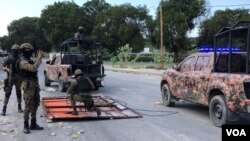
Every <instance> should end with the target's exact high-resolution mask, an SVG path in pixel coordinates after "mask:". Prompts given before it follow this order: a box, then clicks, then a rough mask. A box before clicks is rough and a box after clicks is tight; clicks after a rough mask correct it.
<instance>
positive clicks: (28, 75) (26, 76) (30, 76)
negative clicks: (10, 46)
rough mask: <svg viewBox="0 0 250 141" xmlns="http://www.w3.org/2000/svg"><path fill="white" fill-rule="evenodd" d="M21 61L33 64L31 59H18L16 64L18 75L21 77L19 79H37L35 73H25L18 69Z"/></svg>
mask: <svg viewBox="0 0 250 141" xmlns="http://www.w3.org/2000/svg"><path fill="white" fill-rule="evenodd" d="M21 61H27V62H28V63H29V64H32V65H33V64H34V61H32V60H31V59H25V58H21V59H19V61H18V62H17V65H16V66H17V67H16V68H17V71H18V74H19V75H20V76H21V78H22V79H23V80H33V79H37V71H36V72H31V71H27V70H24V69H20V67H19V65H20V62H21Z"/></svg>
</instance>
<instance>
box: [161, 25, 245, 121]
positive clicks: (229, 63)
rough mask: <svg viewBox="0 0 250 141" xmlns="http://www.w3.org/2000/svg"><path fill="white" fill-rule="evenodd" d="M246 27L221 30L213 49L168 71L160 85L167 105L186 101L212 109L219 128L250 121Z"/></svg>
mask: <svg viewBox="0 0 250 141" xmlns="http://www.w3.org/2000/svg"><path fill="white" fill-rule="evenodd" d="M245 25H246V24H244V26H243V25H240V26H239V25H237V24H236V25H235V26H233V27H231V28H227V29H223V30H220V31H219V32H218V33H217V34H216V36H215V40H216V41H215V45H214V47H213V48H200V51H201V52H199V53H195V54H192V55H190V56H188V57H187V58H185V59H184V60H183V61H182V62H180V63H179V64H177V65H173V66H172V68H171V69H167V70H166V71H165V72H164V73H163V76H162V80H161V85H160V86H161V91H162V100H163V103H164V105H166V106H169V107H171V106H174V105H175V102H176V101H177V100H179V99H183V100H186V101H190V102H194V103H199V104H202V105H205V106H209V115H210V118H211V120H212V122H213V124H214V125H215V126H221V125H223V124H227V123H229V122H231V121H239V120H240V119H242V118H240V117H244V118H245V119H250V60H249V58H250V57H249V55H250V54H249V48H250V42H249V36H250V35H249V33H250V30H249V29H250V28H249V27H250V22H249V23H248V24H247V27H245ZM242 35H243V37H244V38H242ZM227 37H228V38H229V39H228V40H225V38H227ZM222 38H223V39H222ZM239 38H240V39H241V40H238V39H239ZM236 39H237V40H236ZM228 42H229V43H228ZM239 42H241V43H242V42H243V43H244V44H239ZM228 44H229V45H230V46H226V45H228ZM222 46H224V47H223V48H222Z"/></svg>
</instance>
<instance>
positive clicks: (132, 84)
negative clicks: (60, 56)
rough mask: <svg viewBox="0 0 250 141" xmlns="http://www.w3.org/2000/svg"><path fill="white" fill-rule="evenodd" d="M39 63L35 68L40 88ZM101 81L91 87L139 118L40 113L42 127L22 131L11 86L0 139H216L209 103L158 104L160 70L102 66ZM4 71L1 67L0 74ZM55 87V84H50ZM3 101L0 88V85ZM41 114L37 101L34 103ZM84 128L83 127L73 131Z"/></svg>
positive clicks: (218, 131) (44, 93)
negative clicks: (52, 117)
mask: <svg viewBox="0 0 250 141" xmlns="http://www.w3.org/2000/svg"><path fill="white" fill-rule="evenodd" d="M42 71H43V66H41V67H40V70H39V79H40V85H41V88H42V89H47V88H45V87H44V84H43V79H44V78H43V74H42ZM106 74H107V77H106V81H105V85H106V86H105V87H104V88H100V90H99V91H98V92H96V93H100V94H103V95H108V96H111V97H112V98H116V99H118V100H121V101H123V102H126V103H127V104H128V106H129V107H131V108H134V109H137V111H138V112H140V113H141V114H143V118H138V119H121V120H89V121H86V120H85V121H58V122H53V123H47V121H46V118H45V117H39V118H38V120H39V121H38V122H39V123H40V124H41V125H42V126H44V127H45V130H43V131H32V133H31V134H29V135H24V134H23V133H22V129H23V117H22V116H23V115H22V114H19V113H18V112H17V104H16V96H15V92H14V91H13V94H12V96H11V102H10V104H9V107H8V109H7V116H5V117H2V116H0V141H9V140H13V141H31V140H36V141H44V140H47V141H71V140H74V141H75V140H76V141H85V140H86V141H97V140H100V141H152V140H154V141H163V140H165V141H200V140H203V141H211V140H212V141H219V140H221V129H220V128H218V127H215V126H213V125H212V123H211V122H210V119H209V114H208V108H206V107H201V106H199V105H196V104H190V103H187V102H179V103H178V104H176V106H175V107H173V108H168V107H165V106H163V105H161V103H160V102H161V96H160V89H159V82H160V77H159V76H149V75H138V74H129V73H120V72H111V71H108V72H106ZM1 76H4V75H3V72H2V71H0V77H1ZM51 88H55V89H57V84H56V83H53V87H51ZM0 93H1V94H0V100H1V101H0V106H1V107H2V100H3V95H4V94H3V91H0ZM58 95H65V94H63V93H60V92H58V91H56V92H47V91H41V96H42V97H43V96H58ZM38 115H39V116H40V115H42V107H40V108H39V114H38ZM78 132H84V133H78Z"/></svg>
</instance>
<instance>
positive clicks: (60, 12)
mask: <svg viewBox="0 0 250 141" xmlns="http://www.w3.org/2000/svg"><path fill="white" fill-rule="evenodd" d="M85 21H86V16H85V13H84V12H83V10H81V8H80V7H79V6H78V5H77V4H75V3H72V2H55V3H54V4H53V5H48V6H47V7H46V8H45V9H43V10H42V14H41V17H40V20H39V26H40V27H41V29H42V31H43V32H44V33H45V35H46V38H47V39H48V40H49V41H50V43H52V45H53V48H54V49H55V50H59V46H60V44H61V43H62V42H63V41H64V40H66V39H67V38H70V37H73V36H74V33H75V32H76V31H77V28H78V27H79V26H83V28H84V32H85V33H86V34H89V33H88V29H87V25H88V23H87V22H85Z"/></svg>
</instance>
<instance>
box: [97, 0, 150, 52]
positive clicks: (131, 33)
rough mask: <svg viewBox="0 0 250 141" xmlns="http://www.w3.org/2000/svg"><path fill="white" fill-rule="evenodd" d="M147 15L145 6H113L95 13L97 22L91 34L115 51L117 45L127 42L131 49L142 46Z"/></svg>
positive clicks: (138, 49)
mask: <svg viewBox="0 0 250 141" xmlns="http://www.w3.org/2000/svg"><path fill="white" fill-rule="evenodd" d="M150 18H151V17H149V16H148V11H147V9H146V7H141V6H138V7H134V6H132V5H130V4H123V5H119V6H113V7H110V8H108V9H107V10H104V11H103V12H101V13H99V14H98V15H97V19H98V20H99V22H98V24H97V25H96V26H95V27H94V30H93V34H95V35H96V36H97V38H98V39H100V40H101V41H102V43H103V44H104V46H105V47H108V49H109V50H110V51H111V52H115V51H116V50H117V48H118V47H120V46H123V45H125V44H129V45H130V46H131V47H132V49H133V51H140V50H141V49H142V48H143V47H144V41H145V38H146V35H147V34H148V33H149V32H148V29H147V21H148V20H149V19H150Z"/></svg>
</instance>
